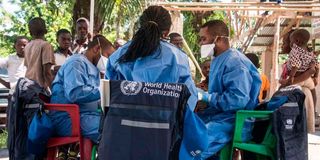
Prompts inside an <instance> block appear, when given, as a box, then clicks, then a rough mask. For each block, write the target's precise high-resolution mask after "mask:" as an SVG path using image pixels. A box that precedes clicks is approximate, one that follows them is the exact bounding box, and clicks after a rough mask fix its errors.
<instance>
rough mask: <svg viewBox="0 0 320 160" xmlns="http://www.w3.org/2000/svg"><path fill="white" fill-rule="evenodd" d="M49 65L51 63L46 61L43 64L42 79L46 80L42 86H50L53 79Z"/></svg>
mask: <svg viewBox="0 0 320 160" xmlns="http://www.w3.org/2000/svg"><path fill="white" fill-rule="evenodd" d="M51 66H52V64H50V63H47V64H45V65H43V70H42V75H43V76H44V77H43V78H44V80H45V82H46V86H43V87H44V88H47V87H51V84H52V81H53V79H54V77H53V74H52V72H51Z"/></svg>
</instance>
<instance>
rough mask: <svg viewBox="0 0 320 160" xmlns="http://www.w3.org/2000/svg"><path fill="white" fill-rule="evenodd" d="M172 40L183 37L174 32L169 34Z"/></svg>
mask: <svg viewBox="0 0 320 160" xmlns="http://www.w3.org/2000/svg"><path fill="white" fill-rule="evenodd" d="M169 37H170V40H172V39H174V38H176V37H182V36H181V35H180V34H179V33H176V32H172V33H170V34H169Z"/></svg>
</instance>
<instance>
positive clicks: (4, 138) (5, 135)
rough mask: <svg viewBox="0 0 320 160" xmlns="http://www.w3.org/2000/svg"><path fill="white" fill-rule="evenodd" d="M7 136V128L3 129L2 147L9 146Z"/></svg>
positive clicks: (0, 139) (0, 145) (0, 134)
mask: <svg viewBox="0 0 320 160" xmlns="http://www.w3.org/2000/svg"><path fill="white" fill-rule="evenodd" d="M7 138H8V132H7V130H2V133H0V148H7Z"/></svg>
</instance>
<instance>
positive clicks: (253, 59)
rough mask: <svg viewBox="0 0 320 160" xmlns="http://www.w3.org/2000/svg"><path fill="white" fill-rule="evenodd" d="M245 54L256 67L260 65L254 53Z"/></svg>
mask: <svg viewBox="0 0 320 160" xmlns="http://www.w3.org/2000/svg"><path fill="white" fill-rule="evenodd" d="M246 56H247V58H249V60H250V61H251V62H252V63H253V65H255V66H256V67H257V68H259V67H260V65H259V57H258V56H257V55H256V54H254V53H247V54H246Z"/></svg>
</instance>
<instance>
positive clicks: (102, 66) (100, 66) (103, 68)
mask: <svg viewBox="0 0 320 160" xmlns="http://www.w3.org/2000/svg"><path fill="white" fill-rule="evenodd" d="M107 63H108V58H107V57H105V56H101V58H100V59H99V61H98V64H97V68H98V69H99V71H100V72H102V73H105V72H106V65H107Z"/></svg>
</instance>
